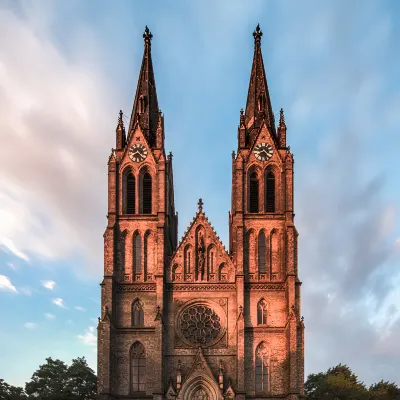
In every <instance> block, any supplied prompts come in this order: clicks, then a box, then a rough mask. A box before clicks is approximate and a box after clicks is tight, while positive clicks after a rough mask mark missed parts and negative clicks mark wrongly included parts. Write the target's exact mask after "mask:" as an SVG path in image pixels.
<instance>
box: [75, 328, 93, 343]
mask: <svg viewBox="0 0 400 400" xmlns="http://www.w3.org/2000/svg"><path fill="white" fill-rule="evenodd" d="M78 338H79V339H80V340H81V341H82V343H84V344H86V345H88V346H96V344H97V335H96V330H95V328H94V326H89V328H88V329H86V330H85V333H84V334H83V335H78Z"/></svg>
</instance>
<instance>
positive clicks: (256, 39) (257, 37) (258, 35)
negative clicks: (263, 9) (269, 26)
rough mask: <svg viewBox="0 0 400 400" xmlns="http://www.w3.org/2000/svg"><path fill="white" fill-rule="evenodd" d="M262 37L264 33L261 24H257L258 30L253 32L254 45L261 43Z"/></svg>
mask: <svg viewBox="0 0 400 400" xmlns="http://www.w3.org/2000/svg"><path fill="white" fill-rule="evenodd" d="M262 35H263V33H262V30H261V28H260V24H257V26H256V30H255V31H254V32H253V36H254V43H260V42H261V36H262Z"/></svg>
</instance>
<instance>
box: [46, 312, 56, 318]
mask: <svg viewBox="0 0 400 400" xmlns="http://www.w3.org/2000/svg"><path fill="white" fill-rule="evenodd" d="M44 316H45V317H46V318H47V319H54V318H55V317H56V316H55V315H54V314H50V313H45V314H44Z"/></svg>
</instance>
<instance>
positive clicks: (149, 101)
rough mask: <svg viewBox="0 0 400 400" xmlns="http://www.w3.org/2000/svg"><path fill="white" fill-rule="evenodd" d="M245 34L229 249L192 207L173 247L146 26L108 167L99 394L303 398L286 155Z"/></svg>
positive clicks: (257, 53)
mask: <svg viewBox="0 0 400 400" xmlns="http://www.w3.org/2000/svg"><path fill="white" fill-rule="evenodd" d="M253 36H254V59H253V65H252V70H251V76H250V84H249V91H248V97H247V103H246V109H245V111H243V110H242V111H241V113H240V123H239V128H238V150H237V153H233V154H232V203H231V211H230V213H229V251H227V250H226V249H225V247H224V245H223V244H222V243H221V241H220V239H219V237H218V236H217V234H216V232H215V231H214V229H213V227H212V226H211V224H210V222H209V221H208V218H207V216H206V214H205V212H204V210H203V202H202V200H201V199H200V200H199V203H198V209H197V212H196V215H195V216H194V218H193V221H192V222H191V224H190V225H189V227H188V228H187V230H186V232H185V234H184V236H183V238H182V239H181V241H180V242H179V243H177V223H178V218H177V214H176V213H175V206H174V187H173V174H172V156H171V155H169V156H166V154H165V149H164V123H163V115H162V114H161V111H160V110H159V108H158V101H157V92H156V85H155V79H154V72H153V65H152V59H151V40H152V34H151V33H150V31H149V30H148V28H147V27H146V30H145V33H144V35H143V38H144V55H143V61H142V67H141V70H140V75H139V81H138V86H137V90H136V97H135V101H134V105H133V110H132V115H131V119H130V124H129V130H128V132H125V127H124V124H123V120H122V112H120V117H119V120H118V124H117V129H116V146H115V149H113V150H112V152H111V155H110V157H109V161H108V216H107V218H108V224H107V228H106V231H105V233H104V279H103V282H102V284H101V288H102V294H101V297H102V315H101V318H100V319H99V326H98V393H99V394H98V398H99V399H119V398H124V399H145V398H147V399H148V398H158V399H164V398H166V399H170V400H175V399H176V400H186V399H196V400H217V399H218V400H223V399H225V398H231V399H233V398H237V399H245V398H246V397H249V398H250V397H251V398H263V399H268V398H274V397H280V398H286V399H298V398H302V397H304V390H303V384H304V324H303V320H302V318H300V315H301V314H300V285H301V282H300V281H299V279H298V275H297V231H296V228H295V226H294V222H293V217H294V213H293V156H292V154H291V152H290V149H289V147H287V146H286V124H285V119H284V115H283V111H282V110H281V112H280V120H279V125H278V127H277V128H276V127H275V120H274V114H273V112H272V107H271V100H270V96H269V92H268V86H267V80H266V76H265V70H264V64H263V59H262V54H261V36H262V32H261V30H260V28H259V26H257V28H256V30H255V31H254V33H253Z"/></svg>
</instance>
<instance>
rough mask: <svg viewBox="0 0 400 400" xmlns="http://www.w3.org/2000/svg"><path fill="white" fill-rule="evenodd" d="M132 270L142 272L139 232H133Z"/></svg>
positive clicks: (136, 272) (137, 272)
mask: <svg viewBox="0 0 400 400" xmlns="http://www.w3.org/2000/svg"><path fill="white" fill-rule="evenodd" d="M133 272H134V274H141V273H142V238H141V237H140V234H139V232H135V233H134V234H133Z"/></svg>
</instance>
